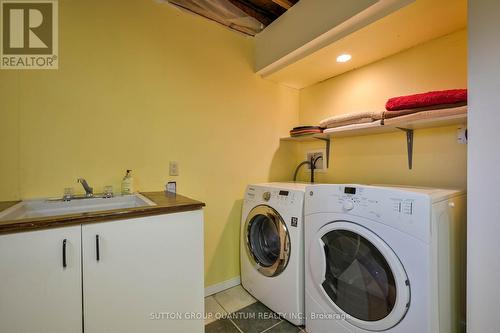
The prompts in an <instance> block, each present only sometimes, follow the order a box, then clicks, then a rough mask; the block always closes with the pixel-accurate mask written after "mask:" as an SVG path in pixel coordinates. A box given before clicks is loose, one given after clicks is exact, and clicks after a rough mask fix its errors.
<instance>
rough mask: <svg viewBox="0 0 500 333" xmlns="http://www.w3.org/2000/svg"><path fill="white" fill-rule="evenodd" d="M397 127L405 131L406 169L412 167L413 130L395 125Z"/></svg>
mask: <svg viewBox="0 0 500 333" xmlns="http://www.w3.org/2000/svg"><path fill="white" fill-rule="evenodd" d="M397 129H399V130H401V131H403V132H406V149H407V152H408V169H410V170H411V169H412V168H413V130H412V129H409V128H402V127H397Z"/></svg>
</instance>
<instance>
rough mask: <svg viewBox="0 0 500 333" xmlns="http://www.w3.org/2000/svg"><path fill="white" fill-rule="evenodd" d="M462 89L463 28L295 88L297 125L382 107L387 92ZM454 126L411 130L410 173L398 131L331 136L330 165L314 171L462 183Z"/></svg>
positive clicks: (362, 178)
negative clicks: (412, 134) (412, 142)
mask: <svg viewBox="0 0 500 333" xmlns="http://www.w3.org/2000/svg"><path fill="white" fill-rule="evenodd" d="M374 47H376V45H374ZM466 86H467V34H466V31H465V30H462V31H458V32H456V33H453V34H450V35H448V36H445V37H442V38H439V39H436V40H433V41H430V42H427V43H425V44H422V45H419V46H416V47H414V48H412V49H409V50H407V51H404V52H402V53H399V54H396V55H394V56H391V57H388V58H385V59H382V60H380V61H378V62H375V63H373V64H370V65H367V66H365V67H362V68H359V69H356V70H353V71H351V72H347V73H345V74H343V75H340V76H337V77H335V78H332V79H329V80H327V81H324V82H322V83H319V84H316V85H314V86H311V87H308V88H305V89H303V90H301V91H300V116H299V117H300V123H301V124H317V123H318V122H319V121H320V120H321V119H324V118H327V117H328V116H331V115H335V114H343V113H351V112H360V111H371V110H383V109H384V106H385V102H386V101H387V99H388V98H390V97H393V96H399V95H405V94H411V93H417V92H425V91H429V90H440V89H450V88H465V87H466ZM456 129H457V126H451V127H445V128H439V129H425V130H417V131H415V138H414V140H415V145H414V162H413V170H408V168H407V155H406V141H405V138H406V137H405V134H404V133H403V132H401V133H390V134H378V135H370V136H360V137H349V138H335V139H333V140H332V147H331V159H330V162H331V166H330V169H329V170H328V172H326V173H318V177H317V181H319V182H337V183H343V182H348V183H349V182H354V183H371V184H373V183H386V184H408V185H421V186H434V187H440V186H441V187H461V188H465V187H466V154H467V147H466V145H460V144H458V143H457V140H456V134H457V133H456ZM284 145H291V144H289V143H285V144H284ZM315 147H322V145H320V144H316V143H314V144H307V145H301V146H300V148H299V151H298V155H297V162H299V161H301V160H304V159H305V151H306V150H307V149H313V148H315ZM301 176H302V179H304V180H305V179H307V177H308V175H306V174H305V172H302V174H301Z"/></svg>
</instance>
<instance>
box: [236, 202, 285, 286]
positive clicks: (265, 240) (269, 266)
mask: <svg viewBox="0 0 500 333" xmlns="http://www.w3.org/2000/svg"><path fill="white" fill-rule="evenodd" d="M245 230H246V232H245V238H246V249H247V254H248V258H249V259H250V261H251V262H252V264H253V265H254V267H255V268H256V269H257V270H258V271H259V272H260V273H261V274H263V275H265V276H269V277H273V276H277V275H279V274H280V273H281V272H282V271H283V270H284V269H285V268H286V265H287V264H288V260H289V258H290V235H289V234H288V229H287V228H286V225H285V222H284V221H283V219H282V218H281V216H280V215H279V214H278V212H276V211H275V210H274V209H272V208H271V207H269V206H265V205H261V206H257V207H255V208H254V209H252V211H251V212H250V214H248V217H247V219H246V222H245Z"/></svg>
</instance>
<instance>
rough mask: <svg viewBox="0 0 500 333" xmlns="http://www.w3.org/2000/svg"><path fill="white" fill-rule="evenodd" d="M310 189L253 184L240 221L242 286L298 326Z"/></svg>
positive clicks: (295, 184)
mask: <svg viewBox="0 0 500 333" xmlns="http://www.w3.org/2000/svg"><path fill="white" fill-rule="evenodd" d="M305 187H306V184H299V183H268V184H256V185H249V186H248V187H247V190H246V193H245V200H244V203H243V214H242V219H241V250H240V255H241V284H242V285H243V287H244V288H245V289H246V290H247V291H248V292H249V293H250V294H252V295H253V296H254V297H255V298H256V299H258V300H259V301H260V302H262V303H263V304H265V305H266V306H267V307H268V308H270V309H271V310H273V311H274V312H277V313H279V314H280V315H282V316H283V317H284V318H285V319H286V320H288V321H290V322H292V323H294V324H296V325H303V324H304V193H305V192H304V191H305Z"/></svg>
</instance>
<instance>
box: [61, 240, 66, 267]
mask: <svg viewBox="0 0 500 333" xmlns="http://www.w3.org/2000/svg"><path fill="white" fill-rule="evenodd" d="M66 243H67V240H66V239H64V240H63V246H62V252H63V258H62V259H63V263H62V264H63V268H66Z"/></svg>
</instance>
